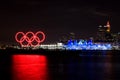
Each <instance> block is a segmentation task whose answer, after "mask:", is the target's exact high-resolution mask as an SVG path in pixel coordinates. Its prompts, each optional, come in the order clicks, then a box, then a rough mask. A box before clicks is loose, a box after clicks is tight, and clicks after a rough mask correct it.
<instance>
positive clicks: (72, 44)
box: [64, 40, 112, 50]
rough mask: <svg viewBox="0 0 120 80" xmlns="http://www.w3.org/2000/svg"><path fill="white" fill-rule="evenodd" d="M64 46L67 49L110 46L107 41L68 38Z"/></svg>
mask: <svg viewBox="0 0 120 80" xmlns="http://www.w3.org/2000/svg"><path fill="white" fill-rule="evenodd" d="M64 47H65V48H66V49H67V50H111V49H112V46H111V44H109V43H93V42H92V40H89V41H87V40H79V41H77V40H74V41H72V40H69V41H68V43H67V44H66V45H64Z"/></svg>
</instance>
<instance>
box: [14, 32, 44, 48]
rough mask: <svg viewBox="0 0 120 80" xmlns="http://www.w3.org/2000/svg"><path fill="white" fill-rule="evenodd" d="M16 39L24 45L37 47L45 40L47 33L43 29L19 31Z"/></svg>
mask: <svg viewBox="0 0 120 80" xmlns="http://www.w3.org/2000/svg"><path fill="white" fill-rule="evenodd" d="M15 39H16V41H17V42H19V43H20V45H21V46H23V47H29V46H31V47H36V46H38V45H40V43H41V42H43V41H44V40H45V34H44V33H43V32H42V31H38V32H36V33H33V32H31V31H29V32H27V33H24V32H17V33H16V35H15Z"/></svg>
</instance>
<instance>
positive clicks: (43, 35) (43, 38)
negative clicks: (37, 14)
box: [35, 31, 45, 42]
mask: <svg viewBox="0 0 120 80" xmlns="http://www.w3.org/2000/svg"><path fill="white" fill-rule="evenodd" d="M38 34H41V35H42V39H41V40H38V41H39V42H43V41H44V40H45V34H44V33H43V32H41V31H38V32H37V33H36V34H35V36H37V35H38ZM38 37H39V36H38ZM39 39H40V38H39Z"/></svg>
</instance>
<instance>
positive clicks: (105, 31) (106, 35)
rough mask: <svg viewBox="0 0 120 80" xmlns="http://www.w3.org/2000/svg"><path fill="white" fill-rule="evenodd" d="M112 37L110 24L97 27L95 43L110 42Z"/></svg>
mask: <svg viewBox="0 0 120 80" xmlns="http://www.w3.org/2000/svg"><path fill="white" fill-rule="evenodd" d="M111 39H112V36H111V33H110V22H109V21H107V24H106V25H105V26H101V25H100V26H99V27H98V32H97V41H100V42H109V41H111Z"/></svg>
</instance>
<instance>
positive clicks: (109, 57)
mask: <svg viewBox="0 0 120 80" xmlns="http://www.w3.org/2000/svg"><path fill="white" fill-rule="evenodd" d="M116 53H117V55H113V54H116ZM84 54H85V55H83V54H81V53H79V54H77V55H76V54H74V55H68V54H67V55H66V54H65V55H63V54H62V55H61V54H58V53H55V54H51V55H43V54H24V53H23V54H20V53H19V54H12V55H6V54H5V53H1V55H0V80H120V55H119V51H114V52H113V51H103V52H101V54H100V55H91V54H90V52H87V51H86V52H85V53H84ZM96 54H97V52H96Z"/></svg>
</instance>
